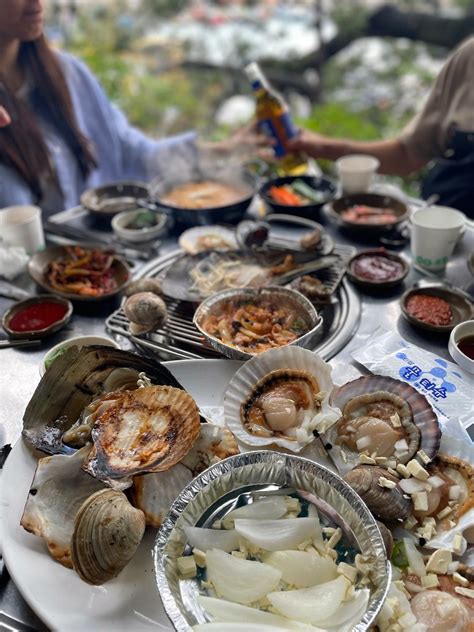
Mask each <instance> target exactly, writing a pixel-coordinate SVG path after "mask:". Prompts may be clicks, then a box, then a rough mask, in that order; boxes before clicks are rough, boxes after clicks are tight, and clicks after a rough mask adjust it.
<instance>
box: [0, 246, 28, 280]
mask: <svg viewBox="0 0 474 632" xmlns="http://www.w3.org/2000/svg"><path fill="white" fill-rule="evenodd" d="M28 259H29V257H28V255H27V254H26V251H25V249H24V248H21V247H20V246H8V245H7V244H5V243H3V242H1V241H0V277H4V278H5V279H8V280H9V281H11V280H12V279H14V278H15V277H17V276H18V275H19V274H21V272H23V271H24V270H25V268H26V264H27V263H28Z"/></svg>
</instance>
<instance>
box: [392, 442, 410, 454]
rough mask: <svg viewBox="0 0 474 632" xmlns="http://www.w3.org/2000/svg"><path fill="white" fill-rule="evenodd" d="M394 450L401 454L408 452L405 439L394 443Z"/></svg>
mask: <svg viewBox="0 0 474 632" xmlns="http://www.w3.org/2000/svg"><path fill="white" fill-rule="evenodd" d="M395 450H396V451H397V452H403V451H406V450H408V443H407V440H406V439H400V440H399V441H396V442H395Z"/></svg>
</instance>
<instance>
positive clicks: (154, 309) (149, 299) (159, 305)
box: [123, 292, 168, 335]
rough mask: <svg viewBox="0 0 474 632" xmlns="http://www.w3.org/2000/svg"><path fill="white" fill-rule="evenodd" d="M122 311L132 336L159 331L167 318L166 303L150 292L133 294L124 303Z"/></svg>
mask: <svg viewBox="0 0 474 632" xmlns="http://www.w3.org/2000/svg"><path fill="white" fill-rule="evenodd" d="M123 311H124V312H125V316H126V317H127V318H128V319H129V321H130V325H129V329H130V333H131V334H133V335H139V334H144V333H147V332H149V331H155V330H156V329H159V328H160V327H161V326H162V325H164V323H165V322H166V318H167V316H168V310H167V309H166V303H165V302H164V300H163V299H162V298H160V297H159V296H157V295H156V294H153V293H152V292H139V293H138V294H133V295H132V296H130V297H129V298H127V300H126V301H125V305H124V306H123Z"/></svg>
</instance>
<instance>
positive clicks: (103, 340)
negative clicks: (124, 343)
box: [39, 336, 120, 377]
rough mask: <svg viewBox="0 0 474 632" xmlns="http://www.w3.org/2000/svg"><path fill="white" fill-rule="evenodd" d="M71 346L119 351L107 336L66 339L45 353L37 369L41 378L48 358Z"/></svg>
mask: <svg viewBox="0 0 474 632" xmlns="http://www.w3.org/2000/svg"><path fill="white" fill-rule="evenodd" d="M73 345H77V346H78V347H88V346H89V345H103V346H104V347H115V348H116V349H120V345H119V344H118V343H117V342H115V340H112V338H107V336H75V337H74V338H68V339H67V340H63V341H62V342H59V343H58V344H57V345H54V347H51V349H50V350H49V351H48V352H47V353H45V355H44V357H43V360H42V361H41V364H40V367H39V372H40V375H41V377H42V376H43V375H44V374H45V372H46V362H47V360H48V358H51V356H52V355H53V354H55V353H56V352H57V351H58V350H59V349H67V347H72V346H73Z"/></svg>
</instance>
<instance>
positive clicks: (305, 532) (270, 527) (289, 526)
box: [234, 518, 319, 551]
mask: <svg viewBox="0 0 474 632" xmlns="http://www.w3.org/2000/svg"><path fill="white" fill-rule="evenodd" d="M234 524H235V530H236V531H237V533H239V534H240V535H241V536H242V537H243V538H245V539H246V540H248V541H249V542H251V543H252V544H255V546H258V547H260V548H261V549H264V550H265V551H282V550H286V549H296V548H298V545H299V544H301V543H302V542H304V541H305V540H308V539H312V538H314V537H315V535H316V534H317V529H318V525H319V522H318V521H317V520H316V519H315V518H298V519H297V520H259V521H258V522H257V521H255V520H236V521H235V523H234Z"/></svg>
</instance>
